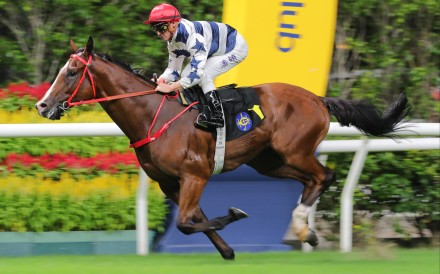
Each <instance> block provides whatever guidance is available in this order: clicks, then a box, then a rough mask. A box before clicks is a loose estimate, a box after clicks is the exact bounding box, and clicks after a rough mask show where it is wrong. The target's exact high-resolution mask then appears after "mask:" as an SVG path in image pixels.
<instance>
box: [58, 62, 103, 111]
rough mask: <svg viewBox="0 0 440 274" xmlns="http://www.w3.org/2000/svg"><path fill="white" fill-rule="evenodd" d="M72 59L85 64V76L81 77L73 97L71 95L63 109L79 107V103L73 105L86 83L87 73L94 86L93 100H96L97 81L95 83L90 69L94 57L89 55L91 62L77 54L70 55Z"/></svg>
mask: <svg viewBox="0 0 440 274" xmlns="http://www.w3.org/2000/svg"><path fill="white" fill-rule="evenodd" d="M70 58H75V59H76V60H78V61H80V62H81V63H83V64H84V65H85V68H84V71H83V74H82V76H81V79H80V80H79V82H78V86H76V89H75V91H74V92H73V93H72V95H70V97H69V99H67V101H66V102H64V103H63V107H64V108H70V107H72V106H76V105H79V104H78V103H80V102H78V103H72V100H73V97H75V95H76V94H77V93H78V90H79V88H80V87H81V85H82V83H83V82H84V79H85V77H86V73H87V75H88V76H89V80H90V83H91V84H92V90H93V99H95V97H96V89H95V81H93V77H92V74H91V73H90V71H89V67H90V66H91V65H92V60H93V58H92V55H91V54H90V55H89V60H88V61H87V62H86V60H84V59H83V58H81V57H80V56H78V55H77V54H72V55H70Z"/></svg>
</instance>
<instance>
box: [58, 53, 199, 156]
mask: <svg viewBox="0 0 440 274" xmlns="http://www.w3.org/2000/svg"><path fill="white" fill-rule="evenodd" d="M70 58H75V59H77V60H78V61H80V62H81V63H83V64H84V65H85V68H84V71H83V74H82V76H81V79H80V80H79V83H78V86H77V87H76V89H75V90H74V91H73V93H72V95H71V96H70V97H69V99H67V101H66V102H64V103H63V106H65V107H66V108H70V107H73V106H79V105H84V104H91V103H99V102H105V101H112V100H117V99H122V98H127V97H134V96H140V95H147V94H153V93H156V90H147V91H138V92H130V93H126V94H121V95H114V96H109V97H104V98H97V99H95V97H96V89H95V81H93V77H92V74H91V73H90V71H89V67H90V65H91V64H92V60H93V58H92V55H90V56H89V60H88V61H87V62H86V60H84V59H83V58H81V57H79V56H78V55H76V54H72V55H70ZM86 73H87V75H88V76H89V80H90V83H91V85H92V90H93V99H90V100H84V101H79V102H72V100H73V97H75V95H76V94H77V93H78V90H79V88H80V87H81V85H82V83H83V81H84V79H85V76H86ZM165 98H171V99H175V98H177V95H175V96H170V95H168V94H165V96H163V99H162V102H161V103H160V105H159V107H158V109H157V110H156V114H155V115H154V118H153V121H152V122H151V125H150V128H149V129H148V134H147V137H146V138H144V139H142V140H139V141H137V142H134V143H130V147H132V148H135V149H136V148H138V147H141V146H143V145H146V144H148V143H151V142H153V141H154V140H156V139H157V138H159V137H160V136H161V135H162V134H163V133H164V132H165V131H166V130H167V129H168V127H169V126H170V124H171V123H172V122H174V121H175V120H176V119H177V118H179V117H180V116H181V115H182V114H183V113H185V112H186V111H187V110H188V109H190V108H191V107H192V106H194V105H196V104H198V102H193V103H192V104H190V105H189V106H187V107H186V108H185V109H183V110H182V111H181V112H179V113H178V114H177V115H176V116H174V118H173V119H171V120H170V121H168V122H166V123H165V124H164V125H163V126H162V127H161V128H160V129H159V130H158V131H156V133H154V134H153V135H152V136H151V129H152V128H153V126H154V124H155V123H156V120H157V117H158V116H159V112H160V110H161V109H162V106H163V104H164V102H165Z"/></svg>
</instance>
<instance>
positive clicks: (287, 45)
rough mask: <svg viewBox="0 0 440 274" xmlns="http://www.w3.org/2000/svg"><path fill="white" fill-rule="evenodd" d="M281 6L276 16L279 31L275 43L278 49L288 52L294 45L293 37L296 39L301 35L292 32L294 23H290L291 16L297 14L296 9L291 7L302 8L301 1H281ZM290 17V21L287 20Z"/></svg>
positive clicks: (293, 16)
mask: <svg viewBox="0 0 440 274" xmlns="http://www.w3.org/2000/svg"><path fill="white" fill-rule="evenodd" d="M281 7H282V8H283V10H282V11H281V14H280V15H279V17H278V21H279V23H280V25H279V27H280V28H281V31H280V32H279V35H278V38H277V41H276V45H277V47H278V49H279V50H280V51H282V52H289V51H290V50H292V49H293V47H294V45H295V41H294V39H298V38H300V37H301V36H300V35H299V34H297V33H293V32H292V30H293V29H295V25H294V24H292V23H291V21H292V18H293V19H294V18H295V16H297V13H296V11H294V10H292V9H293V8H302V7H303V3H300V2H281ZM289 19H290V21H289Z"/></svg>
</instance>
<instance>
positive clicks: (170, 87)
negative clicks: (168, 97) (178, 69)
mask: <svg viewBox="0 0 440 274" xmlns="http://www.w3.org/2000/svg"><path fill="white" fill-rule="evenodd" d="M158 82H159V81H158ZM181 88H182V86H181V85H180V83H179V82H173V83H169V84H165V83H159V84H158V85H157V87H156V91H160V92H163V93H170V92H173V91H178V90H180V89H181Z"/></svg>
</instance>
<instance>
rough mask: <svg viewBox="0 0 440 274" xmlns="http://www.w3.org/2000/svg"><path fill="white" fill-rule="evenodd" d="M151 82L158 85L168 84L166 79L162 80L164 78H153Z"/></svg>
mask: <svg viewBox="0 0 440 274" xmlns="http://www.w3.org/2000/svg"><path fill="white" fill-rule="evenodd" d="M151 81H153V82H155V83H156V84H160V83H166V81H165V79H164V78H162V77H159V78H151Z"/></svg>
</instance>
